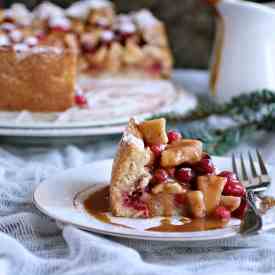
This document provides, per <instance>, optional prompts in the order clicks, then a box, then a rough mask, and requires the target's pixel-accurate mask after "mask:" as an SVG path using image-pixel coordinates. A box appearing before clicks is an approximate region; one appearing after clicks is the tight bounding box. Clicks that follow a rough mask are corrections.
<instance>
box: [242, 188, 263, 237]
mask: <svg viewBox="0 0 275 275" xmlns="http://www.w3.org/2000/svg"><path fill="white" fill-rule="evenodd" d="M246 200H247V203H248V206H249V207H248V209H247V211H246V213H245V216H244V218H243V220H242V223H241V228H240V232H241V233H242V234H255V233H257V232H258V231H259V230H261V228H262V226H263V220H262V216H261V214H260V211H259V210H258V208H257V206H256V203H255V202H256V198H255V193H254V192H253V191H247V194H246Z"/></svg>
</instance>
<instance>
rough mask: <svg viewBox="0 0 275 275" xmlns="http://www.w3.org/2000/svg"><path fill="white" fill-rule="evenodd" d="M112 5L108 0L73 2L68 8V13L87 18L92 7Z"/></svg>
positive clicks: (75, 16)
mask: <svg viewBox="0 0 275 275" xmlns="http://www.w3.org/2000/svg"><path fill="white" fill-rule="evenodd" d="M111 5H112V4H111V2H110V1H107V0H84V1H81V2H76V3H74V4H72V5H71V6H70V7H69V8H68V9H67V10H66V15H68V16H70V17H74V18H79V19H83V20H85V19H86V18H87V16H88V15H89V12H90V10H91V9H100V8H106V7H110V6H111Z"/></svg>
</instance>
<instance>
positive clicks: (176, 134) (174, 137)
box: [167, 130, 182, 143]
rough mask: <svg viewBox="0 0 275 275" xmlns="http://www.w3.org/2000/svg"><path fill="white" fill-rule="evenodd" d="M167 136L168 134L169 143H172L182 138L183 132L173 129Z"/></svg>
mask: <svg viewBox="0 0 275 275" xmlns="http://www.w3.org/2000/svg"><path fill="white" fill-rule="evenodd" d="M167 136H168V140H169V143H172V142H173V141H176V140H179V139H181V138H182V135H181V133H179V132H177V131H173V130H171V131H169V132H168V133H167Z"/></svg>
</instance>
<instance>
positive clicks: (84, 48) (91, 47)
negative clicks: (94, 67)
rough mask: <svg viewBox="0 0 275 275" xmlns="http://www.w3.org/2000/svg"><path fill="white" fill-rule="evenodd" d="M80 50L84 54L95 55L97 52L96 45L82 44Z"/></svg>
mask: <svg viewBox="0 0 275 275" xmlns="http://www.w3.org/2000/svg"><path fill="white" fill-rule="evenodd" d="M81 48H82V51H83V52H84V53H95V52H96V50H97V45H95V44H94V43H89V42H82V45H81Z"/></svg>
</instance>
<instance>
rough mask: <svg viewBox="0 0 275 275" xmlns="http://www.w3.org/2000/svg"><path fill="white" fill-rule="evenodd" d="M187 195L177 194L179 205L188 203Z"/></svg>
mask: <svg viewBox="0 0 275 275" xmlns="http://www.w3.org/2000/svg"><path fill="white" fill-rule="evenodd" d="M186 198H187V197H186V196H185V195H184V194H176V195H175V197H174V200H175V203H176V205H177V206H182V205H183V204H185V203H186Z"/></svg>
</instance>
